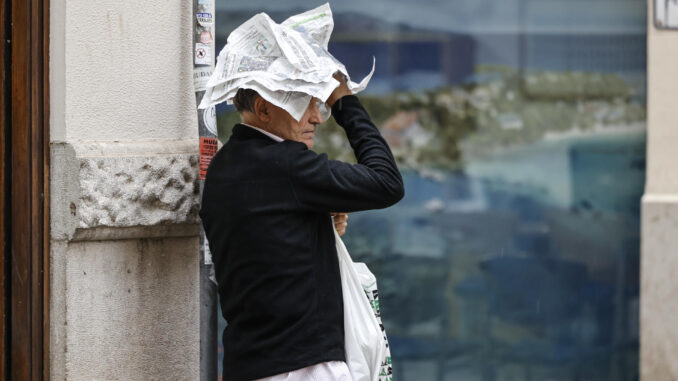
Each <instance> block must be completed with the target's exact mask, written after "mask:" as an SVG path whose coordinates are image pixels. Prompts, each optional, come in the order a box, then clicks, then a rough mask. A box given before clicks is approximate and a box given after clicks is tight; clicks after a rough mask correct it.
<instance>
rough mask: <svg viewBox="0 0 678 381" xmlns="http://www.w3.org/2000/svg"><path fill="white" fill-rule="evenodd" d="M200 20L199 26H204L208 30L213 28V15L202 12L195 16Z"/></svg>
mask: <svg viewBox="0 0 678 381" xmlns="http://www.w3.org/2000/svg"><path fill="white" fill-rule="evenodd" d="M195 16H196V17H197V18H198V24H200V25H201V26H204V27H206V28H208V27H210V26H212V22H213V21H214V18H213V17H212V14H211V13H209V12H202V13H198V14H196V15H195Z"/></svg>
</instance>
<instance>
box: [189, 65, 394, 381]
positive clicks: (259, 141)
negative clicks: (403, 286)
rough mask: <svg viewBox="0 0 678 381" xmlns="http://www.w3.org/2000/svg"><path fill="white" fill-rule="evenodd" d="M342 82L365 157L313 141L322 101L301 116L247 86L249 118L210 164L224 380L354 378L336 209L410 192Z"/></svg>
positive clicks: (341, 94)
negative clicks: (352, 159)
mask: <svg viewBox="0 0 678 381" xmlns="http://www.w3.org/2000/svg"><path fill="white" fill-rule="evenodd" d="M335 78H337V79H338V80H339V81H340V86H339V87H338V88H336V89H335V90H334V92H333V93H332V94H331V96H330V97H329V98H328V99H327V102H326V103H327V105H328V106H330V107H331V109H332V115H333V117H334V118H335V120H336V121H337V123H338V124H339V125H340V126H342V127H343V128H344V129H345V130H346V134H347V137H348V139H349V142H350V143H351V147H352V148H353V150H354V152H355V155H356V158H357V160H358V164H355V165H351V164H348V163H343V162H340V161H336V160H328V158H327V155H325V154H322V155H318V154H316V153H315V152H313V151H311V150H310V149H309V148H311V147H312V146H313V135H314V133H315V129H316V126H317V125H318V124H319V123H320V122H321V121H322V116H321V113H320V111H319V109H318V104H317V103H318V101H317V100H316V99H313V100H312V101H311V102H310V104H309V106H308V109H307V110H306V113H305V114H304V115H303V117H302V118H301V120H300V121H299V122H297V121H296V120H295V119H294V118H292V117H291V116H290V115H289V114H288V113H287V112H286V111H285V110H284V109H282V108H280V107H277V106H274V105H273V104H272V103H270V102H268V101H267V100H265V99H264V98H262V97H261V96H259V95H258V94H257V93H256V92H254V91H252V90H245V89H240V90H238V93H237V94H236V96H235V98H234V104H235V106H236V108H237V109H238V111H239V112H240V114H241V117H242V123H240V124H236V125H235V127H234V128H233V133H232V135H231V137H230V139H229V140H228V142H227V143H226V144H225V145H224V146H223V147H222V149H221V150H220V151H219V152H218V153H217V154H216V155H215V157H214V159H213V160H212V163H211V164H210V166H209V169H208V170H207V177H206V180H205V188H204V193H203V199H202V209H201V211H200V216H201V217H202V221H203V224H204V227H205V232H206V235H207V238H208V240H209V244H210V249H211V252H212V256H213V260H214V264H215V271H216V278H217V281H218V284H219V296H220V298H221V302H220V303H221V309H222V313H223V315H224V318H225V319H226V321H227V322H228V326H227V327H226V329H225V330H224V333H223V343H224V362H223V368H224V375H223V379H224V380H225V381H245V380H255V379H264V380H267V381H268V380H292V381H294V380H350V374H349V372H348V368H347V366H346V363H345V354H344V325H343V300H342V293H341V279H340V276H339V265H338V259H337V253H336V250H335V241H334V232H333V231H332V229H333V227H332V220H331V217H330V216H331V213H332V212H337V211H342V212H352V211H359V210H366V209H376V208H385V207H387V206H390V205H393V204H395V203H396V202H398V201H399V200H400V199H401V198H402V197H403V195H404V189H403V182H402V178H401V176H400V173H399V172H398V168H397V167H396V163H395V160H394V159H393V155H392V154H391V151H390V150H389V148H388V145H387V144H386V142H385V141H384V139H383V138H382V137H381V135H380V133H379V131H378V130H377V128H376V127H375V126H374V124H373V123H372V122H371V120H370V118H369V115H368V114H367V112H366V111H365V109H364V108H363V107H362V106H361V104H360V102H359V100H358V98H357V97H355V96H353V95H351V92H350V90H349V89H348V87H347V85H346V82H345V80H344V79H343V77H341V76H336V77H335ZM344 222H345V221H344V220H343V218H342V219H341V221H339V223H340V224H341V226H340V227H341V228H345V225H344V224H343V223H344Z"/></svg>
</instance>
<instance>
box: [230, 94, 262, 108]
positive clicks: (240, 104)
mask: <svg viewBox="0 0 678 381" xmlns="http://www.w3.org/2000/svg"><path fill="white" fill-rule="evenodd" d="M257 98H259V93H257V92H256V91H254V90H252V89H238V92H236V93H235V97H233V105H234V106H235V109H236V110H238V112H243V111H249V112H254V101H255V100H257Z"/></svg>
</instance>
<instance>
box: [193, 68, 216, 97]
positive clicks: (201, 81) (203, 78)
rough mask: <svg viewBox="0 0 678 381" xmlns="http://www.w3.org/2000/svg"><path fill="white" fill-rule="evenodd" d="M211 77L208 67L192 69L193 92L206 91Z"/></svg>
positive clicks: (210, 70)
mask: <svg viewBox="0 0 678 381" xmlns="http://www.w3.org/2000/svg"><path fill="white" fill-rule="evenodd" d="M211 76H212V68H211V67H209V66H199V67H196V68H193V87H194V88H195V91H205V90H206V89H207V81H209V80H210V77H211Z"/></svg>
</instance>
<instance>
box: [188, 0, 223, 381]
mask: <svg viewBox="0 0 678 381" xmlns="http://www.w3.org/2000/svg"><path fill="white" fill-rule="evenodd" d="M214 10H215V7H214V0H193V84H194V87H195V102H196V108H197V105H198V104H200V101H201V100H202V97H203V96H204V95H205V85H206V83H207V80H208V79H209V77H210V75H211V74H212V70H214V58H215V54H214V53H215V51H214V29H215V14H214V13H215V12H214ZM197 111H198V131H199V135H200V159H199V166H200V174H199V175H200V180H199V181H200V199H201V200H202V192H203V187H204V185H205V172H206V171H207V166H208V165H209V163H210V161H211V160H212V157H213V156H214V154H216V152H217V144H218V141H217V119H216V111H215V109H214V106H212V107H209V108H207V109H204V110H199V109H198V110H197ZM217 372H218V367H217V284H216V280H215V278H214V264H213V263H212V255H211V254H210V251H209V246H208V244H207V239H206V238H205V231H204V230H203V228H202V224H200V380H201V381H216V380H217Z"/></svg>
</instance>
